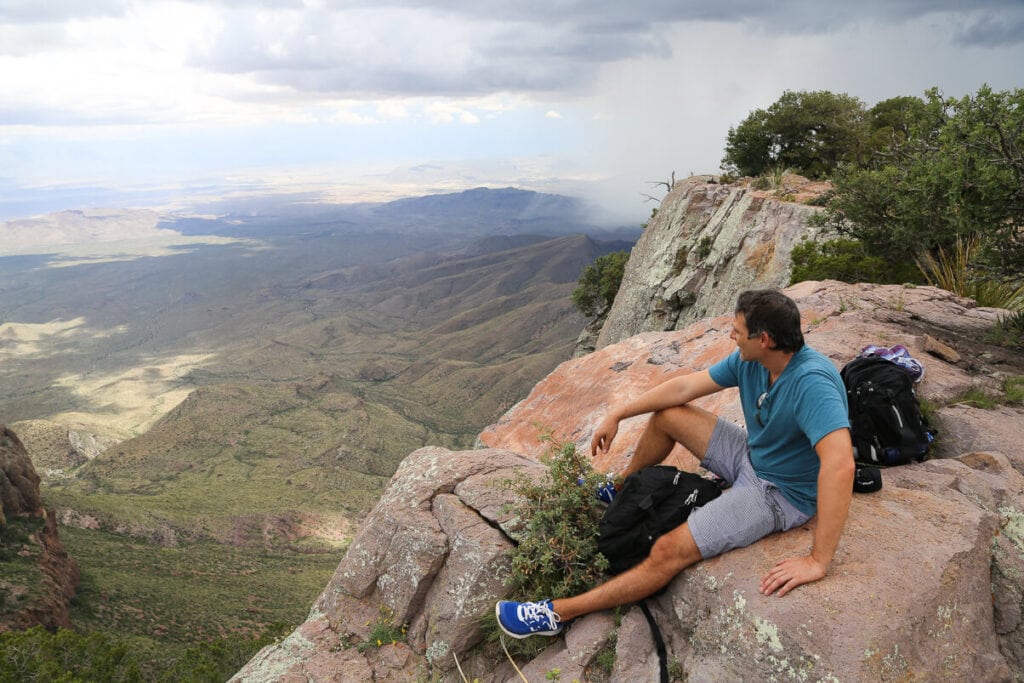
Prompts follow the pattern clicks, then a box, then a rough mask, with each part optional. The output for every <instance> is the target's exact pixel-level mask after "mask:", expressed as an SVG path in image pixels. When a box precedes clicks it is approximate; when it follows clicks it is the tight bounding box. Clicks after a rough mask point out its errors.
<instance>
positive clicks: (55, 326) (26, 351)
mask: <svg viewBox="0 0 1024 683" xmlns="http://www.w3.org/2000/svg"><path fill="white" fill-rule="evenodd" d="M85 322H86V321H85V318H82V317H79V318H73V319H71V320H51V321H50V322H48V323H17V322H9V323H4V324H2V325H0V362H2V361H5V360H10V359H14V358H46V357H47V356H52V355H54V354H56V353H58V352H59V349H58V347H57V344H56V343H57V342H65V341H72V340H74V339H75V338H81V337H85V336H88V337H89V338H90V339H97V338H106V337H112V336H113V335H115V334H120V333H122V332H124V331H125V327H124V326H123V325H121V326H118V327H113V328H110V329H106V330H97V329H93V328H90V327H87V326H86V324H85Z"/></svg>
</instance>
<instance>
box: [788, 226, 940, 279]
mask: <svg viewBox="0 0 1024 683" xmlns="http://www.w3.org/2000/svg"><path fill="white" fill-rule="evenodd" d="M790 258H791V259H792V262H793V272H792V275H791V276H790V282H789V283H790V284H791V285H792V284H796V283H798V282H804V281H805V280H841V281H843V282H874V283H878V284H901V283H906V282H915V283H916V282H920V281H921V273H920V272H919V271H918V270H917V269H916V268H915V267H914V265H913V264H909V263H905V262H904V263H890V262H889V261H887V260H886V259H885V258H883V257H881V256H878V255H877V254H872V253H869V252H868V248H867V246H866V245H865V244H864V243H863V242H860V241H858V240H855V239H849V238H838V239H833V240H826V241H824V242H815V241H812V240H805V241H803V242H801V243H800V244H798V245H796V246H795V247H793V251H792V253H791V255H790Z"/></svg>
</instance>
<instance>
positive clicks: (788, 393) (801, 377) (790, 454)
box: [709, 345, 850, 515]
mask: <svg viewBox="0 0 1024 683" xmlns="http://www.w3.org/2000/svg"><path fill="white" fill-rule="evenodd" d="M709 372H710V373H711V379H713V380H714V381H715V383H716V384H718V385H720V386H723V387H735V386H738V387H739V389H740V403H741V404H742V406H743V416H744V418H745V419H746V422H747V438H748V442H749V444H750V462H751V464H752V465H753V466H754V471H755V472H756V473H757V476H759V477H761V478H762V479H765V480H767V481H770V482H772V483H773V484H775V485H776V486H778V487H779V490H780V491H781V492H782V494H783V495H784V496H786V499H787V500H789V501H790V502H791V503H793V505H794V506H796V508H797V509H798V510H800V511H801V512H804V513H805V514H808V515H813V514H814V513H815V511H816V509H817V501H818V469H819V468H820V464H821V463H820V461H819V459H818V454H817V453H816V452H815V450H814V446H815V445H816V444H817V443H818V441H820V440H821V438H822V437H824V436H826V435H827V434H830V433H831V432H834V431H835V430H837V429H842V428H848V427H849V426H850V420H849V411H848V408H847V403H846V389H845V388H844V386H843V381H842V379H841V378H840V377H839V372H838V371H837V370H836V368H835V366H834V365H832V361H830V360H829V359H828V358H826V357H825V356H824V355H822V354H821V353H819V352H817V351H815V350H814V349H812V348H811V347H809V346H806V345H805V346H804V347H803V348H801V349H800V350H799V351H797V352H796V353H795V354H793V357H792V358H790V360H789V363H788V364H787V365H786V368H785V369H784V370H783V371H782V374H781V375H779V378H778V379H777V380H775V383H774V384H772V386H771V388H770V389H769V387H768V369H767V368H765V367H764V366H763V365H761V364H760V363H758V362H756V361H744V360H742V359H741V358H740V353H739V350H736V351H734V352H733V353H732V354H730V355H729V356H728V357H726V358H723V359H722V360H720V361H719V362H717V363H715V364H714V365H713V366H711V368H709ZM762 395H763V396H764V398H763V399H762V400H761V407H760V409H758V407H757V404H758V399H759V397H761V396H762ZM759 416H760V420H759V419H758V417H759Z"/></svg>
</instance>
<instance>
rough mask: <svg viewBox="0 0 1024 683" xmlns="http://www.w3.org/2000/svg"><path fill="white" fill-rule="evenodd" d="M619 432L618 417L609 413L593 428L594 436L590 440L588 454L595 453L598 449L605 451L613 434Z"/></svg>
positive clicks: (612, 438)
mask: <svg viewBox="0 0 1024 683" xmlns="http://www.w3.org/2000/svg"><path fill="white" fill-rule="evenodd" d="M618 433H619V418H617V417H615V416H614V415H609V416H607V417H606V418H604V419H603V420H601V424H599V425H598V426H597V429H596V430H594V438H593V439H591V441H590V456H591V457H593V456H595V455H597V453H598V451H600V452H601V453H607V452H608V449H609V448H611V445H612V441H613V440H614V439H615V435H616V434H618Z"/></svg>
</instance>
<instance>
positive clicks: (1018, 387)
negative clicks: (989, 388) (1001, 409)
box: [1003, 376, 1024, 405]
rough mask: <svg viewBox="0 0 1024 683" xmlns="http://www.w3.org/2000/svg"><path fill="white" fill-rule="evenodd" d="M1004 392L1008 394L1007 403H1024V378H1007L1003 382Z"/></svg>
mask: <svg viewBox="0 0 1024 683" xmlns="http://www.w3.org/2000/svg"><path fill="white" fill-rule="evenodd" d="M1003 391H1004V392H1005V393H1006V402H1007V403H1009V404H1011V405H1020V404H1022V403H1024V377H1020V376H1016V377H1007V378H1006V379H1005V380H1004V381H1003Z"/></svg>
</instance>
